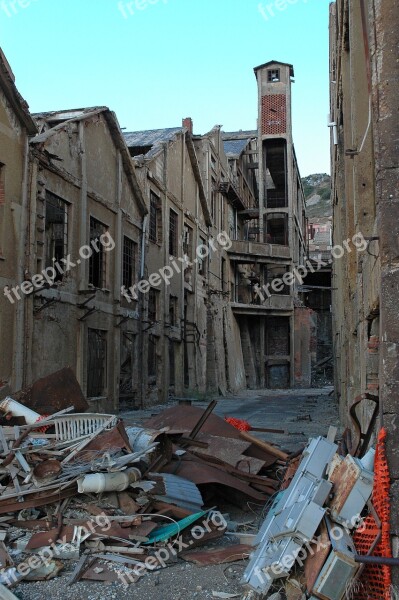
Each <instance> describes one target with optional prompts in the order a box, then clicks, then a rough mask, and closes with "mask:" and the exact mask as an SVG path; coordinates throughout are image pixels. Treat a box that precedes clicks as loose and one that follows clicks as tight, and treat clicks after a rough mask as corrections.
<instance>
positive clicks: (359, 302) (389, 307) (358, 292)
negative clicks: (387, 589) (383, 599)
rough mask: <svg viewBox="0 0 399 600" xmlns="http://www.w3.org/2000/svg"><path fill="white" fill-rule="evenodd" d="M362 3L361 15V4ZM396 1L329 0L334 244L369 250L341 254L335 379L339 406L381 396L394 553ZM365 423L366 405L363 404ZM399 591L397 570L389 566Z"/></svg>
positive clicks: (398, 376)
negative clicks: (347, 242)
mask: <svg viewBox="0 0 399 600" xmlns="http://www.w3.org/2000/svg"><path fill="white" fill-rule="evenodd" d="M362 6H363V7H364V17H365V19H364V21H362V14H361V7H362ZM398 30H399V13H398V11H397V6H396V2H395V1H394V0H386V1H384V2H381V0H362V2H360V3H347V2H344V1H343V0H342V1H339V2H337V4H336V6H335V5H332V6H331V29H330V38H331V57H330V75H331V77H330V79H331V80H332V81H333V82H336V83H333V86H332V89H331V108H332V113H333V114H332V116H333V121H336V123H337V132H338V145H337V146H334V145H333V146H332V167H333V181H334V186H333V199H334V243H342V240H344V239H346V238H348V237H350V236H352V235H353V233H355V232H358V231H360V232H362V233H363V235H364V237H365V238H366V239H368V245H367V251H366V252H363V253H360V252H352V253H350V254H346V255H345V257H344V258H342V259H340V260H336V261H335V264H334V273H333V288H334V292H333V307H334V334H335V354H336V384H337V389H338V391H339V394H340V405H341V414H342V417H343V419H344V420H345V422H347V423H348V422H349V414H348V408H349V407H350V406H351V404H352V403H353V401H354V399H355V397H356V396H357V395H359V394H362V393H364V392H366V391H368V392H369V393H373V394H375V395H379V399H380V402H381V403H382V411H381V414H382V415H383V418H382V422H381V421H379V422H378V427H380V426H381V425H384V426H385V427H386V429H387V433H388V437H387V453H388V462H389V467H390V474H391V478H392V488H391V507H392V520H391V533H392V535H393V542H394V552H395V555H396V556H397V555H398V551H399V544H398V541H397V540H398V535H399V529H398V510H399V509H398V506H399V503H398V495H397V491H398V489H399V483H398V481H399V468H398V465H399V452H398V445H397V430H398V412H399V405H398V392H397V390H398V384H399V372H398V367H397V366H398V360H399V353H398V348H399V317H398V310H397V296H398V290H399V269H398V265H399V246H398V243H397V240H398V236H399V229H398V227H399V226H398V223H399V200H398V171H399V169H398V156H399V152H398V139H399V122H398V118H397V88H398V82H399V73H398V61H397V44H398ZM362 416H363V421H364V425H365V426H366V425H367V421H368V418H369V416H370V415H369V414H368V412H367V411H364V412H363V415H362ZM392 572H393V578H394V583H395V586H396V588H395V589H396V590H398V589H399V588H398V584H399V573H398V571H397V569H393V571H392Z"/></svg>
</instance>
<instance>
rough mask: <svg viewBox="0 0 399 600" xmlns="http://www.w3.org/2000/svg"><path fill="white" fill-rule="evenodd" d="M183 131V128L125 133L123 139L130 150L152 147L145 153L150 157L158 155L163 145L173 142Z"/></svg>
mask: <svg viewBox="0 0 399 600" xmlns="http://www.w3.org/2000/svg"><path fill="white" fill-rule="evenodd" d="M182 131H183V128H182V127H168V128H165V129H147V130H145V131H130V132H125V133H124V134H123V137H124V138H125V142H126V144H127V146H128V147H129V148H148V147H149V146H150V147H151V149H150V150H149V151H148V152H146V153H144V152H143V154H145V155H146V156H147V157H150V156H152V155H154V154H156V152H157V151H158V149H159V145H160V144H161V143H163V142H169V141H170V140H173V138H174V137H175V136H176V135H177V134H178V133H181V132H182Z"/></svg>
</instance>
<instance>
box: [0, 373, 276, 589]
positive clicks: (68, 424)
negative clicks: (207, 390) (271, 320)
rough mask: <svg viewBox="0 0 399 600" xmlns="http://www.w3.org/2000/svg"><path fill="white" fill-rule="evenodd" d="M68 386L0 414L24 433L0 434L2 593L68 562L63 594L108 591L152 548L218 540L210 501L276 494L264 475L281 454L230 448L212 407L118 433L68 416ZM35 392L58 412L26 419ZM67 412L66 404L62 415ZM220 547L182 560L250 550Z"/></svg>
mask: <svg viewBox="0 0 399 600" xmlns="http://www.w3.org/2000/svg"><path fill="white" fill-rule="evenodd" d="M72 379H73V378H72V375H71V372H70V370H63V371H62V372H59V373H56V374H54V375H53V376H50V377H48V378H45V379H44V380H41V381H40V382H37V383H36V384H34V385H33V386H31V388H29V389H28V390H27V391H25V392H24V393H23V394H20V395H19V396H18V398H19V400H17V401H16V400H15V399H14V398H10V399H7V402H4V403H3V404H0V408H1V406H3V407H4V410H7V411H8V413H9V416H12V415H13V411H14V413H15V414H18V415H19V416H20V418H21V419H22V421H24V420H25V419H27V421H28V422H25V423H23V422H20V424H19V425H18V426H17V427H11V426H8V425H5V426H3V427H0V476H1V486H0V515H6V516H1V517H0V564H1V567H2V569H3V571H2V573H1V574H0V582H1V583H6V584H7V586H9V587H12V586H13V585H15V584H16V583H18V582H20V581H22V580H39V579H47V578H50V577H55V576H57V574H58V573H59V571H60V570H61V569H62V566H63V561H64V560H69V559H73V560H76V561H78V563H77V567H76V569H75V572H74V574H73V577H72V579H71V581H70V584H72V583H73V582H76V581H79V580H80V579H89V580H95V581H108V582H110V581H117V580H118V578H119V577H118V572H117V569H118V568H119V567H118V565H120V568H126V567H128V568H133V567H134V565H135V564H137V562H139V561H141V560H144V559H145V558H146V557H151V556H152V554H153V553H154V552H155V551H156V548H157V546H159V545H161V546H162V545H163V544H165V543H167V542H168V541H169V540H170V541H171V543H172V542H173V543H174V541H175V537H176V535H179V536H180V537H181V539H182V546H181V549H180V550H179V554H181V552H182V551H183V549H184V548H187V547H188V546H189V547H190V549H193V548H197V547H198V546H201V545H204V544H207V543H209V542H210V541H212V540H215V539H218V538H221V537H223V536H224V535H225V533H226V523H225V522H218V521H213V520H212V518H213V517H212V515H214V514H215V513H214V507H215V504H217V502H218V500H224V499H225V498H228V499H229V501H233V502H236V503H237V504H242V505H246V503H247V502H248V500H251V501H252V502H257V503H258V504H260V505H262V504H264V503H265V501H266V500H267V497H268V495H271V494H274V493H275V491H276V490H277V489H278V487H279V480H278V478H277V476H276V474H275V471H274V469H273V467H272V468H271V466H273V465H274V464H276V461H277V459H278V458H279V459H281V451H280V450H278V449H277V450H276V452H274V447H272V446H270V448H271V450H272V451H271V452H269V451H268V448H269V447H265V445H264V444H258V443H257V442H256V441H255V443H254V441H253V440H252V439H251V440H249V441H247V440H243V439H241V437H240V433H239V432H238V431H237V430H236V429H234V427H232V426H231V425H229V424H227V423H225V422H224V421H223V419H220V418H219V417H216V416H215V415H213V414H211V413H212V410H213V408H214V406H215V403H211V404H210V406H209V407H208V409H207V410H205V411H204V410H201V409H197V408H194V407H191V406H179V408H178V410H179V413H181V411H182V410H183V411H186V410H189V411H190V414H186V415H185V420H184V419H183V422H182V423H180V424H179V423H176V422H173V425H172V427H173V428H172V427H171V425H170V423H172V421H173V420H174V419H173V412H174V411H173V410H172V411H171V410H170V409H169V410H166V411H165V415H164V416H163V415H159V416H158V417H157V421H158V422H155V423H153V424H149V426H150V427H151V429H143V428H140V427H125V425H124V423H123V422H122V421H121V420H120V419H118V418H117V417H116V416H115V415H101V414H97V413H86V412H84V413H79V412H75V409H76V408H77V407H80V406H82V403H80V400H81V397H80V393H78V392H77V391H76V386H75V387H74V385H72V388H71V389H72V393H62V386H63V385H64V384H65V382H67V381H68V382H70V381H72ZM39 391H40V393H43V394H44V396H45V400H44V406H45V407H46V408H50V407H51V408H56V409H61V410H57V411H56V412H55V413H53V414H51V415H49V416H43V415H42V414H39V413H36V410H39V408H38V406H39V405H38V404H37V402H36V400H37V393H39ZM53 391H54V397H52V398H50V399H48V398H49V396H51V395H52V393H53ZM46 394H47V395H46ZM21 400H23V401H24V402H25V403H26V405H25V404H21V402H20V401H21ZM67 400H69V401H72V400H74V402H72V404H71V406H67V405H66V404H67ZM28 404H29V406H28ZM24 415H25V417H24ZM180 416H182V415H180ZM164 417H165V418H164ZM276 466H277V465H276ZM278 467H279V469H281V465H278ZM93 495H94V496H95V497H96V501H93ZM204 504H205V505H207V506H208V509H206V508H205V509H204V508H203V507H204ZM220 517H221V515H220ZM2 524H3V526H4V530H3V531H2ZM205 524H206V525H205ZM11 525H12V526H13V528H15V527H17V528H18V529H19V530H20V532H21V536H20V537H19V538H18V540H17V541H16V542H15V543H14V542H11V541H10V540H9V539H8V537H7V535H8V534H7V527H9V526H11ZM196 525H197V527H203V532H202V533H203V535H201V536H200V538H198V536H194V535H193V534H192V530H193V527H195V526H196ZM226 542H227V543H228V544H229V546H228V547H227V548H222V549H221V550H218V551H216V552H211V553H209V552H207V553H205V554H201V553H199V554H196V555H195V557H193V558H194V560H195V561H197V562H198V561H199V562H202V563H204V564H217V563H223V562H228V561H230V560H236V554H237V553H238V554H237V559H240V560H241V559H242V558H243V557H244V556H247V555H248V552H249V548H250V546H246V545H242V544H240V545H236V546H232V545H231V538H230V537H227V536H226ZM15 544H17V548H18V549H19V551H20V552H22V555H19V557H18V561H19V564H18V565H13V561H12V559H11V555H10V554H9V552H8V550H9V549H10V548H11V547H12V546H13V545H15ZM49 548H52V549H53V550H54V548H56V549H57V553H56V556H52V559H51V560H50V561H49V563H48V565H41V564H40V565H39V567H38V568H37V569H28V571H27V574H23V573H25V571H21V573H22V574H21V573H19V571H18V567H19V566H20V565H21V562H20V561H21V560H22V559H25V560H28V559H29V557H34V556H35V555H40V553H41V552H43V551H48V549H49ZM12 556H14V554H12ZM188 559H190V557H188ZM204 561H205V562H204ZM22 562H23V560H22ZM39 562H40V561H39ZM111 563H112V568H111V566H110V565H111ZM159 566H162V565H159ZM130 581H133V582H134V581H135V578H134V577H132V578H130Z"/></svg>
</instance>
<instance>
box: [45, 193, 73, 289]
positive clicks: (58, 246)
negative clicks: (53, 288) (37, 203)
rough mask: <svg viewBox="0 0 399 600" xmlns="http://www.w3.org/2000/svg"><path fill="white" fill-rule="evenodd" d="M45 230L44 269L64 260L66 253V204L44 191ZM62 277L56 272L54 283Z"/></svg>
mask: <svg viewBox="0 0 399 600" xmlns="http://www.w3.org/2000/svg"><path fill="white" fill-rule="evenodd" d="M45 230H46V267H50V266H52V265H53V262H54V261H55V262H60V261H61V260H62V259H63V258H65V257H66V255H67V252H68V251H67V248H68V204H67V203H66V202H65V200H62V198H59V197H58V196H56V195H55V194H52V193H51V192H49V191H46V220H45ZM56 271H57V269H56ZM62 277H63V276H62V275H61V274H60V273H59V272H58V271H57V274H56V276H55V281H61V280H62Z"/></svg>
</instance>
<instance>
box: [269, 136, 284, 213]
mask: <svg viewBox="0 0 399 600" xmlns="http://www.w3.org/2000/svg"><path fill="white" fill-rule="evenodd" d="M263 156H264V171H265V174H266V175H265V206H266V208H284V207H286V206H288V197H287V142H286V140H283V139H273V140H265V141H264V142H263Z"/></svg>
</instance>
